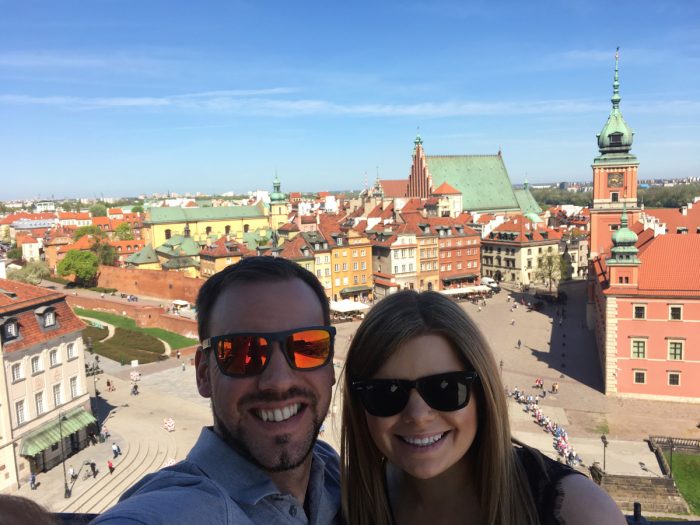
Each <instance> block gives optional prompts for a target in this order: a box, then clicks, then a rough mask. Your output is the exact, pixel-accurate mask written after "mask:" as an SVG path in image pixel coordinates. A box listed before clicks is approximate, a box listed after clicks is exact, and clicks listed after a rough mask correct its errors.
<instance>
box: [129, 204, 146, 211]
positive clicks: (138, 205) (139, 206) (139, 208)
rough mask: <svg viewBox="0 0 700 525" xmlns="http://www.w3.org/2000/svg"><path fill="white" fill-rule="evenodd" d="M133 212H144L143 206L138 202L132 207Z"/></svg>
mask: <svg viewBox="0 0 700 525" xmlns="http://www.w3.org/2000/svg"><path fill="white" fill-rule="evenodd" d="M131 211H132V213H143V206H141V205H140V204H137V205H136V206H133V207H132V208H131Z"/></svg>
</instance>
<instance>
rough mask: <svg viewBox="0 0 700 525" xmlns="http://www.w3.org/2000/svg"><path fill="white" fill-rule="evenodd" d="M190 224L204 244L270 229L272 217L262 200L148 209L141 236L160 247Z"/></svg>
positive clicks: (180, 233)
mask: <svg viewBox="0 0 700 525" xmlns="http://www.w3.org/2000/svg"><path fill="white" fill-rule="evenodd" d="M187 227H189V230H190V236H191V237H192V238H193V239H194V240H195V241H197V242H199V243H202V244H203V243H204V242H205V241H206V239H207V238H208V237H212V236H213V237H214V238H217V239H218V238H221V237H222V236H224V235H231V236H232V237H233V238H234V239H242V238H243V235H244V234H245V233H248V232H254V231H256V230H267V229H269V228H270V218H269V216H268V212H267V208H266V207H265V205H264V204H263V203H262V202H260V203H258V204H256V205H254V206H227V207H217V208H149V209H148V211H147V212H146V219H145V220H144V223H143V230H142V235H143V238H144V240H145V241H146V244H150V245H151V246H161V245H163V244H165V242H166V241H167V240H168V239H170V238H171V237H173V236H175V235H184V233H185V228H187Z"/></svg>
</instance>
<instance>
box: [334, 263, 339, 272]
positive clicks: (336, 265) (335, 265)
mask: <svg viewBox="0 0 700 525" xmlns="http://www.w3.org/2000/svg"><path fill="white" fill-rule="evenodd" d="M333 270H334V271H336V272H339V271H340V265H339V264H338V263H335V264H334V265H333Z"/></svg>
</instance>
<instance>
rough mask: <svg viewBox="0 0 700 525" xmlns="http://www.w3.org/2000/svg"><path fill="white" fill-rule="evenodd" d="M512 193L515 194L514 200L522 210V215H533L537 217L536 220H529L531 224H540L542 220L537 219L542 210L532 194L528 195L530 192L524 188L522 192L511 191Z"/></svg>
mask: <svg viewBox="0 0 700 525" xmlns="http://www.w3.org/2000/svg"><path fill="white" fill-rule="evenodd" d="M525 184H527V183H525ZM513 193H515V198H516V199H517V201H518V204H519V205H520V209H521V210H523V213H524V214H525V215H528V216H529V215H534V216H535V217H537V220H533V219H530V220H532V221H533V222H542V219H540V218H539V217H538V215H539V214H540V213H542V208H541V207H540V205H539V204H537V201H536V200H535V197H533V196H532V193H530V190H529V189H528V188H527V187H525V188H523V189H522V190H518V189H515V190H513Z"/></svg>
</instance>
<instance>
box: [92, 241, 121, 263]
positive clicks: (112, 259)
mask: <svg viewBox="0 0 700 525" xmlns="http://www.w3.org/2000/svg"><path fill="white" fill-rule="evenodd" d="M90 251H91V252H92V253H94V254H95V255H97V258H98V259H99V261H100V264H104V265H105V266H116V265H117V250H116V249H115V248H114V246H112V245H111V244H107V243H106V242H102V241H100V240H97V241H95V242H94V243H93V245H92V246H91V247H90Z"/></svg>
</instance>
